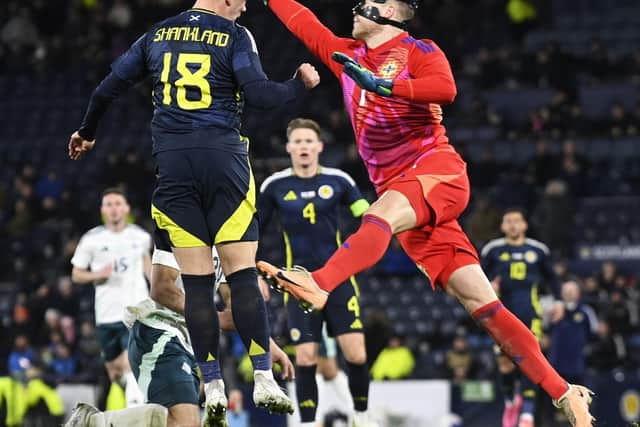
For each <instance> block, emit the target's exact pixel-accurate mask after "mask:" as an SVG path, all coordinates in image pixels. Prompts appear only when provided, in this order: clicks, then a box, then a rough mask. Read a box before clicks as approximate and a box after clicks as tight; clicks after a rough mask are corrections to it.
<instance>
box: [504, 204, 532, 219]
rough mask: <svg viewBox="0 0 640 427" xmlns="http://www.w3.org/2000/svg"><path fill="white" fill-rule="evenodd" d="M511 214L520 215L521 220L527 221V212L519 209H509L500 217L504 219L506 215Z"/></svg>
mask: <svg viewBox="0 0 640 427" xmlns="http://www.w3.org/2000/svg"><path fill="white" fill-rule="evenodd" d="M512 213H519V214H520V215H522V218H523V219H524V220H525V221H526V220H527V212H526V211H525V210H524V209H523V208H520V207H511V208H507V209H505V210H504V211H503V212H502V217H503V218H504V217H505V216H506V215H508V214H512Z"/></svg>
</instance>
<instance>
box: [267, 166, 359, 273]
mask: <svg viewBox="0 0 640 427" xmlns="http://www.w3.org/2000/svg"><path fill="white" fill-rule="evenodd" d="M341 206H345V207H348V208H349V209H350V211H351V213H352V215H353V216H354V217H360V216H362V214H364V212H365V211H366V210H367V209H368V208H369V203H368V202H367V201H366V200H365V199H364V198H363V197H362V194H361V193H360V190H359V189H358V187H357V186H356V184H355V182H354V181H353V179H352V178H351V177H350V176H349V175H348V174H347V173H345V172H343V171H341V170H339V169H334V168H327V167H324V166H323V167H321V168H320V169H319V171H318V174H317V175H315V176H313V177H310V178H301V177H298V176H296V175H294V174H293V169H292V168H288V169H285V170H283V171H280V172H276V173H275V174H273V175H271V176H270V177H269V178H267V179H266V180H265V181H264V183H263V184H262V186H261V187H260V196H259V198H258V215H259V218H260V228H261V229H264V227H265V226H266V224H268V223H269V220H270V219H271V217H272V215H273V214H274V213H275V214H276V215H277V217H278V220H279V223H280V227H281V229H282V233H283V236H284V241H285V250H286V263H287V267H288V268H290V267H291V266H292V265H302V266H304V267H306V268H308V269H312V270H313V269H316V268H319V267H321V266H322V265H324V263H325V262H326V261H327V260H328V259H329V257H330V256H331V255H332V254H333V253H334V252H335V250H336V248H337V247H338V246H339V245H340V244H341V237H340V231H339V227H338V225H339V211H340V207H341Z"/></svg>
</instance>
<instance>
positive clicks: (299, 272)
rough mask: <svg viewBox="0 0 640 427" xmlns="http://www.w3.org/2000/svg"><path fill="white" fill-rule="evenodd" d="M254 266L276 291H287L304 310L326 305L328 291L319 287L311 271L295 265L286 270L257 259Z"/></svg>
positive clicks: (320, 307) (316, 308) (308, 310)
mask: <svg viewBox="0 0 640 427" xmlns="http://www.w3.org/2000/svg"><path fill="white" fill-rule="evenodd" d="M256 267H257V268H258V271H259V272H260V274H261V275H262V277H264V279H265V280H266V281H267V282H268V283H269V284H270V285H271V287H272V288H274V289H275V290H276V291H278V292H282V291H287V292H289V293H290V294H291V295H292V296H293V297H294V298H295V299H297V300H299V301H300V307H302V309H303V310H304V311H305V312H310V311H311V310H322V309H323V308H324V306H325V305H327V298H328V297H329V293H328V292H327V291H325V290H322V289H320V287H319V286H318V284H317V283H316V281H315V280H313V277H312V276H311V273H309V272H308V271H307V270H306V269H304V268H303V267H299V266H295V267H293V268H292V269H291V270H290V271H286V270H283V269H280V268H277V267H275V266H273V265H271V264H269V263H268V262H265V261H258V264H257V265H256Z"/></svg>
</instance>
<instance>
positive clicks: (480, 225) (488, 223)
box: [466, 193, 501, 248]
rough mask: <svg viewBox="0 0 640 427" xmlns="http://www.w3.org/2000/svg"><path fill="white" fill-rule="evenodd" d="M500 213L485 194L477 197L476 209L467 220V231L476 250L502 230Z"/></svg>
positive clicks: (479, 194)
mask: <svg viewBox="0 0 640 427" xmlns="http://www.w3.org/2000/svg"><path fill="white" fill-rule="evenodd" d="M500 222H501V217H500V212H499V211H498V209H496V208H495V207H494V206H493V205H492V204H491V201H490V199H489V197H488V196H487V195H485V194H483V193H478V194H477V196H476V197H475V204H474V209H473V212H472V213H471V215H469V219H468V220H467V227H466V231H467V234H468V236H469V239H471V242H472V243H473V244H474V245H475V247H476V248H481V247H482V246H484V244H485V243H487V242H488V241H489V240H491V239H493V238H494V237H496V230H498V229H499V228H500Z"/></svg>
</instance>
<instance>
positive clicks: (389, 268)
mask: <svg viewBox="0 0 640 427" xmlns="http://www.w3.org/2000/svg"><path fill="white" fill-rule="evenodd" d="M378 268H379V272H380V273H382V274H393V275H401V276H403V275H411V274H415V272H416V264H415V263H414V262H413V261H412V260H411V258H409V256H408V255H407V254H406V253H405V252H404V250H402V246H400V242H399V241H398V239H396V238H395V237H394V238H393V239H392V240H391V244H390V245H389V248H387V252H385V254H384V256H383V257H382V260H380V263H379V264H378Z"/></svg>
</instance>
